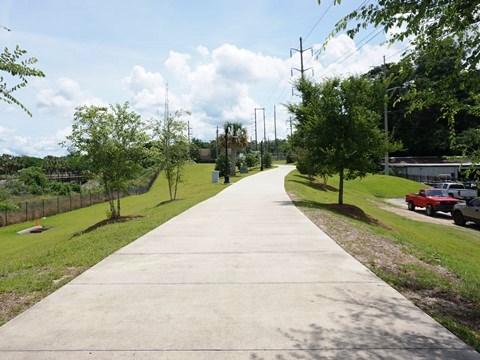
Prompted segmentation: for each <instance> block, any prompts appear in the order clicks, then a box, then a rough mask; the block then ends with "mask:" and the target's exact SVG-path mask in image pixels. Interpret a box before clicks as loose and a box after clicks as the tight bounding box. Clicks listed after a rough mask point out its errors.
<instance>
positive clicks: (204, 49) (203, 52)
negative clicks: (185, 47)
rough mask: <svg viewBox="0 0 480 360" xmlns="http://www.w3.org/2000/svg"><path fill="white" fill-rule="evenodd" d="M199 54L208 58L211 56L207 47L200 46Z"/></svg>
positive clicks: (198, 47) (198, 48)
mask: <svg viewBox="0 0 480 360" xmlns="http://www.w3.org/2000/svg"><path fill="white" fill-rule="evenodd" d="M196 50H197V53H198V54H199V55H201V56H208V55H210V51H208V49H207V48H206V47H205V46H202V45H199V46H197V49H196Z"/></svg>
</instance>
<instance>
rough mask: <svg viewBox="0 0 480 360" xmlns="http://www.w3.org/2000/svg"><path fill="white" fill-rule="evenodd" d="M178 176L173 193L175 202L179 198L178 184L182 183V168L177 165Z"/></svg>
mask: <svg viewBox="0 0 480 360" xmlns="http://www.w3.org/2000/svg"><path fill="white" fill-rule="evenodd" d="M176 175H177V176H176V177H175V189H174V193H173V200H175V199H176V198H177V189H178V182H179V181H180V167H179V165H177V174H176Z"/></svg>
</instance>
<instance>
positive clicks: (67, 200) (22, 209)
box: [0, 172, 158, 227]
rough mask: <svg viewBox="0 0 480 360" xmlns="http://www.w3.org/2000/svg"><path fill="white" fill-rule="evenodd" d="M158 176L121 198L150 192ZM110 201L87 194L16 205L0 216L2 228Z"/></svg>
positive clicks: (97, 194) (95, 194)
mask: <svg viewBox="0 0 480 360" xmlns="http://www.w3.org/2000/svg"><path fill="white" fill-rule="evenodd" d="M157 176H158V172H155V174H154V176H153V177H152V179H151V180H150V181H149V183H148V184H146V185H141V186H132V187H130V188H129V189H128V194H120V197H122V198H123V197H125V196H129V195H141V194H144V193H146V192H147V191H148V190H150V187H151V186H152V184H153V182H154V181H155V179H156V178H157ZM106 201H108V198H107V196H106V195H105V194H100V193H87V194H81V193H80V194H71V195H67V196H57V197H54V198H48V199H40V200H32V201H25V202H21V203H16V205H17V206H18V207H19V209H18V210H15V211H11V210H10V211H5V212H3V214H1V215H0V227H3V226H7V225H12V224H18V223H21V222H25V221H31V220H36V219H41V218H43V217H48V216H52V215H56V214H61V213H64V212H67V211H72V210H76V209H80V208H84V207H87V206H90V205H95V204H99V203H103V202H106Z"/></svg>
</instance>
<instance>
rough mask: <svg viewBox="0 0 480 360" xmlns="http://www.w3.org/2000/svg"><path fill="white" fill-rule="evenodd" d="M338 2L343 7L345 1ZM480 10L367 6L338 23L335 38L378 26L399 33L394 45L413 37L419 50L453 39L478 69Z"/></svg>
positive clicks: (394, 2) (442, 1) (450, 1)
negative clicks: (479, 18) (340, 34)
mask: <svg viewBox="0 0 480 360" xmlns="http://www.w3.org/2000/svg"><path fill="white" fill-rule="evenodd" d="M319 2H320V0H319ZM334 2H335V3H336V4H340V2H341V1H340V0H335V1H334ZM479 10H480V9H479V3H478V1H473V2H472V1H463V0H419V1H403V0H389V1H379V2H375V3H370V2H366V3H362V4H361V5H360V6H359V7H358V8H357V9H355V10H354V11H352V12H351V13H350V14H348V15H347V16H345V17H344V18H342V19H341V20H340V21H338V22H337V24H336V26H335V31H334V32H333V34H332V36H333V35H334V34H336V33H339V32H341V31H343V30H346V29H347V34H348V35H349V36H350V37H352V38H353V37H354V36H355V35H356V34H357V33H358V32H359V31H360V30H361V29H365V28H366V27H368V26H369V25H374V26H376V27H379V28H382V29H383V30H384V31H385V32H388V31H390V30H395V31H391V32H390V39H389V42H390V43H394V42H396V41H403V40H406V39H407V38H409V37H412V36H413V41H412V42H413V44H414V45H415V46H416V47H417V48H421V47H423V46H425V45H428V44H433V43H435V42H437V41H438V40H440V39H446V38H450V39H454V40H455V41H456V42H457V43H458V44H459V46H460V47H461V48H463V49H465V55H466V56H465V66H466V67H467V68H469V69H475V68H476V65H477V64H478V62H479V60H480V30H479V28H478V17H477V16H476V15H475V14H477V13H478V11H479ZM352 22H353V23H354V24H351V23H352Z"/></svg>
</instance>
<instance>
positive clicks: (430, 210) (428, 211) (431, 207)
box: [427, 204, 435, 216]
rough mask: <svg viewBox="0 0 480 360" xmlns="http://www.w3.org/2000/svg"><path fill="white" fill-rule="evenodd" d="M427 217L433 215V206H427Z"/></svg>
mask: <svg viewBox="0 0 480 360" xmlns="http://www.w3.org/2000/svg"><path fill="white" fill-rule="evenodd" d="M427 215H428V216H433V215H435V210H433V206H432V205H430V204H428V205H427Z"/></svg>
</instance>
